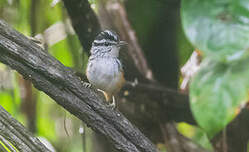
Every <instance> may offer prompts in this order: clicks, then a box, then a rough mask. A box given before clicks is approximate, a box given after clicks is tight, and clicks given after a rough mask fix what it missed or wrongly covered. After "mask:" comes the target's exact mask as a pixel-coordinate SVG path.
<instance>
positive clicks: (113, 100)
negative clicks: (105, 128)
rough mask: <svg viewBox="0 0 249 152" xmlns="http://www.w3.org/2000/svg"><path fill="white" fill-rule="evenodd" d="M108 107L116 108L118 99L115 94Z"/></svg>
mask: <svg viewBox="0 0 249 152" xmlns="http://www.w3.org/2000/svg"><path fill="white" fill-rule="evenodd" d="M108 107H110V108H111V109H112V110H114V109H115V108H116V101H115V97H114V96H112V103H110V104H109V105H108Z"/></svg>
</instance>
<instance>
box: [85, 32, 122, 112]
mask: <svg viewBox="0 0 249 152" xmlns="http://www.w3.org/2000/svg"><path fill="white" fill-rule="evenodd" d="M126 44H127V43H126V42H124V41H120V39H119V37H118V35H117V34H116V33H115V32H113V31H110V30H105V31H103V32H101V33H100V34H98V35H97V37H96V38H95V40H94V41H93V43H92V48H91V51H90V53H91V55H90V57H89V60H88V64H87V70H86V76H87V79H88V80H89V82H90V84H92V85H93V86H95V87H96V88H98V90H99V91H101V92H103V94H104V96H105V98H106V100H107V101H108V102H111V99H112V103H111V104H110V106H111V107H112V108H115V106H116V103H115V97H114V95H115V94H116V93H118V92H119V91H120V89H121V88H122V86H123V85H124V83H125V79H124V71H123V67H122V63H121V61H120V60H119V58H118V57H119V50H120V48H121V47H122V46H123V45H126Z"/></svg>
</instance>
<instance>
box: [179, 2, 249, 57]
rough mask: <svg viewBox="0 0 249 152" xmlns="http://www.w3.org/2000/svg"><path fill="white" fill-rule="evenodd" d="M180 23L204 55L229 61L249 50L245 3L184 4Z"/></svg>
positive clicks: (248, 8)
mask: <svg viewBox="0 0 249 152" xmlns="http://www.w3.org/2000/svg"><path fill="white" fill-rule="evenodd" d="M181 15H182V23H183V27H184V30H185V33H186V35H187V37H188V38H189V40H190V41H191V43H192V44H193V45H194V46H195V47H196V48H198V49H200V50H202V51H203V52H204V54H205V55H213V57H215V58H217V57H218V58H219V59H220V58H222V59H223V60H224V59H225V60H232V59H234V58H235V59H236V58H238V57H241V56H243V53H245V52H246V51H247V52H248V49H249V43H248V42H249V1H248V0H183V1H182V9H181Z"/></svg>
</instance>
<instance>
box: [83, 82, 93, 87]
mask: <svg viewBox="0 0 249 152" xmlns="http://www.w3.org/2000/svg"><path fill="white" fill-rule="evenodd" d="M83 86H84V87H85V88H91V87H92V85H91V84H90V83H87V82H83Z"/></svg>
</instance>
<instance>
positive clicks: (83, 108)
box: [0, 20, 157, 152]
mask: <svg viewBox="0 0 249 152" xmlns="http://www.w3.org/2000/svg"><path fill="white" fill-rule="evenodd" d="M0 54H1V55H0V61H1V62H3V63H4V64H6V65H9V66H10V67H11V68H13V69H15V70H17V71H18V72H19V73H20V74H22V75H23V77H24V78H26V79H29V80H31V81H32V83H33V84H34V86H35V87H36V88H37V89H39V90H41V91H44V92H45V93H46V94H48V95H49V96H50V97H51V98H53V99H54V100H55V101H56V102H57V103H58V104H59V105H61V106H63V107H64V108H65V109H66V110H68V111H69V112H71V113H72V114H73V115H75V116H76V117H78V118H79V119H81V120H82V121H84V122H85V123H86V124H88V126H90V127H91V128H92V129H93V130H95V131H97V132H100V133H101V134H103V135H105V136H106V137H107V138H108V139H109V140H110V141H111V142H112V143H113V144H114V146H115V148H116V149H117V150H119V151H127V152H130V151H134V152H136V151H137V152H139V151H141V152H155V151H157V150H156V147H155V146H154V145H153V144H152V143H151V142H150V141H149V140H148V138H147V137H145V136H144V135H143V134H142V133H141V132H140V131H139V130H138V129H137V128H136V127H134V126H133V125H132V124H131V123H130V122H129V121H128V120H127V119H126V118H125V117H124V116H123V115H122V114H121V113H120V112H118V111H113V110H111V109H110V108H108V107H107V106H106V104H105V102H104V101H103V100H102V98H101V97H100V96H99V95H97V93H96V92H95V91H94V90H92V89H87V88H85V87H84V86H83V85H82V83H83V82H82V81H81V80H80V79H79V78H78V77H77V76H75V75H74V72H73V71H72V70H71V69H70V68H67V67H65V66H63V65H62V64H61V63H60V62H59V61H57V60H56V59H54V58H53V57H52V56H50V55H49V54H46V53H45V52H44V51H43V50H42V49H41V48H40V47H39V46H37V45H36V44H35V43H34V42H32V41H30V40H29V39H28V38H26V37H24V36H23V35H22V34H20V33H18V32H17V31H15V30H14V29H12V28H10V27H9V26H8V25H7V24H6V23H5V22H3V21H1V20H0Z"/></svg>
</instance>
